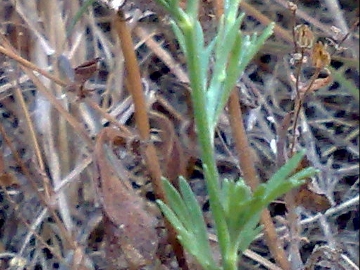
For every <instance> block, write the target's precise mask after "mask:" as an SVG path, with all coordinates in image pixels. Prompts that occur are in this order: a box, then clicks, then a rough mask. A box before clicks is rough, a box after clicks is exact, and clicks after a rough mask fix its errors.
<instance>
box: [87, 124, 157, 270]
mask: <svg viewBox="0 0 360 270" xmlns="http://www.w3.org/2000/svg"><path fill="white" fill-rule="evenodd" d="M117 136H120V137H123V135H122V134H121V132H120V131H118V130H115V129H112V128H105V129H104V130H103V131H102V132H101V133H100V134H99V136H98V139H97V142H96V146H95V151H94V155H95V165H96V171H95V179H94V182H95V185H96V187H97V194H98V197H99V200H100V202H101V205H102V208H103V216H104V224H105V231H106V239H107V241H108V243H107V254H106V256H107V259H108V260H109V264H110V265H111V266H112V267H114V268H115V269H119V268H120V266H121V264H122V262H121V261H119V258H121V256H124V257H125V259H126V261H127V263H128V266H129V267H130V268H131V269H139V267H141V266H144V265H148V264H150V263H152V262H153V261H154V257H155V253H156V250H157V245H158V236H157V233H156V230H155V225H156V221H157V220H156V218H155V217H154V216H153V215H151V214H150V213H149V212H148V211H146V210H145V204H144V202H143V200H142V198H141V197H139V196H138V195H137V194H136V193H135V192H134V190H133V189H132V187H131V185H130V183H129V182H128V178H129V176H128V172H127V171H126V169H125V167H124V166H123V164H122V163H121V160H118V159H116V158H115V156H114V155H113V154H112V153H111V151H112V150H111V149H110V147H108V146H110V145H111V143H112V142H113V141H114V140H115V139H116V137H117ZM112 163H113V164H112ZM114 163H116V164H114ZM115 166H116V167H115Z"/></svg>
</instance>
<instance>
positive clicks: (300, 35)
mask: <svg viewBox="0 0 360 270" xmlns="http://www.w3.org/2000/svg"><path fill="white" fill-rule="evenodd" d="M294 30H295V42H296V44H297V45H298V46H299V47H300V48H303V49H310V48H311V47H312V46H313V43H314V34H313V32H312V31H311V29H310V27H309V26H307V25H306V24H299V25H297V26H296V27H295V29H294Z"/></svg>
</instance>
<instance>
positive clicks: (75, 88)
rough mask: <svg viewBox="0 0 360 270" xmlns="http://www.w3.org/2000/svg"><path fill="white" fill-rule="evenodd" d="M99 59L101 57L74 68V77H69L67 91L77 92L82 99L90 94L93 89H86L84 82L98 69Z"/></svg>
mask: <svg viewBox="0 0 360 270" xmlns="http://www.w3.org/2000/svg"><path fill="white" fill-rule="evenodd" d="M99 61H100V57H97V58H94V59H92V60H89V61H87V62H85V63H83V64H81V65H79V66H77V67H76V68H74V70H73V71H72V72H71V73H73V78H69V79H70V82H69V84H68V86H67V87H66V88H67V91H68V92H73V93H75V94H76V96H77V97H78V98H80V99H81V98H85V97H87V96H89V95H90V94H91V92H92V91H93V90H91V89H86V88H85V87H84V84H85V82H86V81H87V80H88V79H90V78H91V76H92V75H94V73H95V72H96V71H97V70H98V62H99Z"/></svg>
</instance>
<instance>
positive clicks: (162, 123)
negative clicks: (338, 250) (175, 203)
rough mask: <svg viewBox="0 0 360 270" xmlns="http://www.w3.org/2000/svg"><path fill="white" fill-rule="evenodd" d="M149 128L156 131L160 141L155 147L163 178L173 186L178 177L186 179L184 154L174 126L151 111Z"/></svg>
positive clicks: (164, 117)
mask: <svg viewBox="0 0 360 270" xmlns="http://www.w3.org/2000/svg"><path fill="white" fill-rule="evenodd" d="M150 121H151V126H152V127H153V128H156V129H157V130H158V136H159V138H160V140H159V141H158V142H155V147H156V149H157V152H158V153H159V158H160V159H161V160H162V162H161V166H162V168H161V169H162V171H163V173H164V176H165V177H166V178H168V179H169V181H171V182H172V183H173V184H174V185H175V186H176V185H177V179H178V177H179V176H180V175H181V176H185V177H186V167H187V163H186V160H185V156H184V152H183V149H182V146H181V143H180V140H179V138H178V136H177V135H176V133H175V130H174V126H173V124H172V123H171V121H170V120H169V118H167V117H166V116H165V115H164V114H161V113H158V112H155V111H152V112H150Z"/></svg>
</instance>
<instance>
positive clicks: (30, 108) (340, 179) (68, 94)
mask: <svg viewBox="0 0 360 270" xmlns="http://www.w3.org/2000/svg"><path fill="white" fill-rule="evenodd" d="M84 2H85V1H84ZM82 4H83V1H67V0H64V1H58V0H51V1H35V0H30V1H29V0H27V1H19V0H17V1H15V0H12V1H10V0H9V1H6V0H3V1H2V5H1V7H0V16H1V34H0V35H1V36H0V59H1V65H0V108H1V114H0V117H1V121H0V149H1V151H0V173H1V175H0V184H1V187H2V188H1V193H0V206H1V207H0V209H1V210H0V214H1V216H0V220H1V222H0V269H142V268H141V267H144V269H179V266H178V262H180V264H181V262H182V260H186V261H187V263H185V264H183V269H185V268H186V267H189V268H190V269H197V267H198V266H196V264H195V262H193V261H192V260H191V258H189V257H188V256H186V254H183V253H182V249H181V248H180V247H179V245H178V244H177V242H176V239H175V238H174V235H173V233H172V232H171V228H170V227H169V225H168V224H164V221H163V220H162V218H161V214H160V212H159V210H158V209H157V207H156V205H155V204H154V200H155V198H163V197H162V196H163V195H162V194H163V191H162V190H161V185H160V184H159V183H158V182H156V181H155V182H154V179H157V181H160V177H161V175H163V176H166V177H167V178H168V179H170V180H171V181H172V182H173V183H176V179H177V177H178V176H179V175H184V176H186V177H187V179H190V180H189V182H190V184H191V186H192V188H193V190H194V191H195V192H196V194H197V195H198V200H199V202H200V203H201V205H202V206H203V211H204V217H205V219H206V221H207V223H208V227H209V238H210V239H211V240H212V241H213V243H214V247H215V246H216V244H215V243H216V237H214V229H213V227H212V225H213V224H212V221H211V217H210V214H209V209H208V208H209V207H208V202H207V195H206V189H205V186H204V183H203V174H202V169H201V163H200V162H199V159H198V158H199V153H198V149H197V143H196V134H195V131H194V123H193V118H192V108H191V105H190V102H189V94H190V93H189V91H191V90H189V87H188V86H187V82H188V78H187V74H186V69H185V63H184V59H183V56H182V55H181V53H180V52H179V48H178V44H177V43H176V42H175V40H174V38H173V36H172V34H171V31H170V29H169V26H168V23H167V19H166V17H164V14H163V13H162V12H161V11H159V10H158V9H157V8H156V6H154V5H153V4H152V2H146V1H135V3H126V6H125V10H126V13H125V15H126V20H125V22H123V23H124V24H123V25H122V26H124V25H127V26H128V27H129V28H130V29H131V33H132V37H131V38H132V42H133V44H134V45H132V44H130V45H131V47H134V48H135V50H134V51H133V52H135V53H136V58H137V60H138V63H137V64H138V66H139V70H140V75H141V79H136V76H137V75H136V74H133V71H134V68H133V67H134V65H137V64H136V63H133V64H132V66H131V65H130V67H129V66H126V65H127V64H128V62H124V58H126V57H127V55H126V48H125V47H124V46H126V44H124V39H122V43H120V41H119V35H120V36H121V34H119V32H121V31H122V30H121V29H119V27H121V25H119V24H117V22H116V21H115V22H114V14H113V13H112V12H111V11H110V10H109V9H108V8H107V7H105V6H103V5H101V4H100V3H97V2H95V3H94V4H93V5H92V6H91V7H89V8H88V9H87V12H85V13H84V14H82V16H81V17H80V18H79V20H78V21H76V24H74V22H75V20H74V18H76V17H77V16H78V14H79V13H78V12H79V10H80V9H81V5H82ZM297 4H298V9H297V10H296V12H292V9H291V8H289V7H288V3H287V2H286V1H282V0H267V1H243V2H242V3H241V5H240V9H241V10H242V11H243V12H245V13H246V19H245V21H244V23H243V26H242V30H243V31H245V32H247V33H251V32H253V31H261V30H262V29H263V28H264V25H267V24H268V23H269V22H270V21H274V22H276V24H277V26H276V28H275V33H274V36H273V38H272V39H271V40H269V41H268V42H267V43H266V45H265V46H264V47H263V48H262V50H261V53H259V55H258V56H257V57H256V59H254V61H253V62H252V63H251V64H250V65H249V67H248V68H247V71H246V73H245V74H243V76H242V78H241V80H239V84H238V89H237V90H238V91H239V96H240V99H241V100H240V103H241V108H242V110H243V113H245V116H246V118H245V119H244V121H245V126H246V131H247V134H248V138H249V141H250V143H251V146H252V149H251V152H250V153H247V154H249V155H251V156H252V158H253V159H254V160H255V161H256V167H257V168H256V169H257V171H258V174H259V175H260V178H261V180H262V181H266V180H267V179H269V177H270V176H271V174H272V173H273V172H275V171H276V169H277V167H278V166H279V165H281V164H283V159H284V158H286V157H285V156H286V153H285V152H286V151H288V150H290V152H291V151H293V150H294V149H298V148H299V147H303V148H305V149H307V159H308V163H309V164H310V165H311V166H314V167H316V168H318V169H319V170H320V173H319V175H318V177H317V178H316V179H313V181H312V182H311V183H310V184H309V185H308V187H303V188H302V189H300V190H299V191H297V192H295V193H292V195H294V196H292V195H290V196H287V197H285V201H286V203H287V204H288V205H289V203H290V204H291V205H292V206H294V207H293V208H291V207H290V209H289V206H288V209H289V213H292V214H293V215H291V214H285V204H284V202H283V200H280V201H277V202H274V203H273V204H271V205H270V207H269V209H270V212H271V215H272V217H273V220H274V223H275V226H276V229H277V232H278V235H279V241H280V242H281V243H282V244H283V246H284V248H285V251H286V253H287V254H290V255H291V256H292V258H294V257H296V258H297V259H298V260H300V262H299V263H300V264H301V263H303V264H304V268H305V269H359V251H358V250H359V243H358V236H359V212H358V207H359V195H358V185H359V174H358V170H359V164H358V162H359V150H358V145H359V126H358V117H359V111H358V110H359V105H358V102H359V92H358V87H359V55H358V49H359V48H358V47H359V46H358V40H359V36H358V32H357V30H358V23H359V21H358V20H359V17H358V16H359V15H358V12H359V8H358V4H357V3H354V2H353V1H346V0H343V1H332V0H330V1H305V0H303V1H299V3H297ZM208 6H209V3H208V2H206V3H204V10H202V11H203V13H202V14H201V18H202V21H203V25H204V26H205V27H208V28H209V30H207V31H208V33H209V34H211V29H212V28H211V24H212V18H213V16H209V15H212V14H211V12H212V11H211V10H212V9H211V8H209V7H208ZM210 6H211V5H210ZM137 8H139V9H140V11H139V10H138V9H137ZM149 11H156V12H159V16H156V15H155V14H153V13H151V12H149ZM118 23H119V22H118ZM305 25H309V27H307V26H305ZM294 26H295V31H294V33H292V31H291V29H293V27H294ZM319 40H320V41H321V42H322V43H317V41H319ZM314 44H317V45H314ZM320 44H328V47H327V48H326V49H325V48H323V47H321V46H322V45H320ZM127 46H129V43H128V44H127ZM224 46H225V45H224ZM314 46H315V47H314ZM316 46H317V47H316ZM314 48H315V49H314ZM325 50H326V51H325ZM294 52H295V53H296V54H295V55H294ZM326 52H327V53H328V55H327V54H326ZM314 55H317V56H314ZM314 59H315V60H314ZM327 62H329V63H330V66H329V67H328V69H325V66H327V64H328V63H327ZM313 66H315V68H313ZM132 76H135V79H134V77H132ZM133 82H136V85H134V83H133ZM135 87H138V88H139V89H141V90H142V91H143V93H144V95H143V96H140V97H137V98H136V97H135V98H134V102H133V101H132V98H131V96H130V95H129V92H131V89H133V88H135ZM301 89H303V91H299V90H301ZM131 94H132V96H133V97H134V95H133V93H131ZM294 101H296V102H297V103H296V105H295V108H294ZM137 108H146V109H147V111H148V116H141V115H138V113H139V111H140V113H141V110H140V109H137ZM229 110H230V108H229ZM292 110H294V114H295V115H296V117H295V119H296V120H294V118H291V119H293V121H290V120H291V119H290V118H288V122H287V121H286V119H287V117H289V113H290V112H291V111H292ZM144 117H148V118H149V123H150V124H149V125H148V124H147V123H146V121H145V122H141V121H143V119H144ZM230 124H231V119H229V117H228V115H227V114H226V113H224V114H223V115H222V117H221V118H220V122H219V125H218V131H217V134H216V140H215V145H216V150H217V161H218V168H219V172H220V173H221V177H222V178H229V179H235V178H237V177H239V176H240V175H242V173H243V172H241V171H240V169H239V168H240V166H239V160H238V158H237V151H236V149H235V148H236V147H235V142H234V139H233V138H232V133H231V129H230ZM279 142H280V143H283V144H282V145H280V146H279ZM276 143H278V145H277V147H276ZM276 150H277V151H276ZM279 150H280V152H279ZM281 151H284V152H281ZM280 153H282V154H283V155H280ZM294 198H295V199H294ZM292 200H293V201H292ZM295 206H296V207H295ZM297 206H299V207H297ZM165 228H167V229H168V230H166V229H165ZM169 230H170V234H168V233H167V231H169ZM168 236H170V237H168ZM269 245H270V247H271V243H270V244H267V243H266V242H265V241H264V237H263V235H259V236H258V237H257V239H256V241H254V243H253V244H252V245H251V249H249V250H248V252H246V253H245V254H244V256H243V261H242V264H241V265H240V266H239V268H240V269H279V267H278V266H276V265H275V263H274V260H273V257H272V256H273V255H271V254H270V252H269ZM174 249H175V252H174V251H173V250H174ZM216 252H217V250H216V248H214V253H216ZM175 257H176V259H175Z"/></svg>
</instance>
